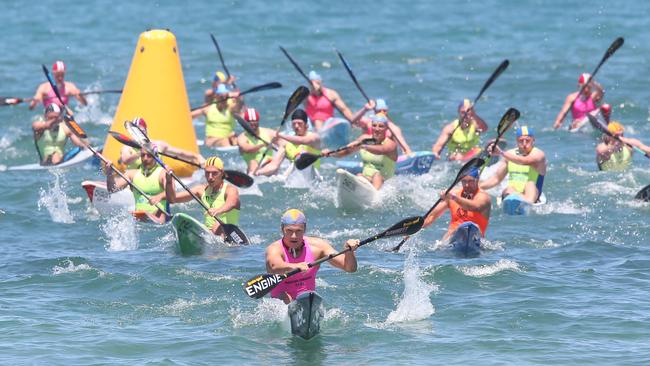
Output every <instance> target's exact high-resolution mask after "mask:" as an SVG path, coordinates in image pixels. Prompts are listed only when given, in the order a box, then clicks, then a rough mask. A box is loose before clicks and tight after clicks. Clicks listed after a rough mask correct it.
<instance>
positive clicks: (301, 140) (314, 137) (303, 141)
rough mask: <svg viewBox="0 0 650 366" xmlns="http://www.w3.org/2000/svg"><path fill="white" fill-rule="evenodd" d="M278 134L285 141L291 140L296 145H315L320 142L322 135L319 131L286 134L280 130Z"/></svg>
mask: <svg viewBox="0 0 650 366" xmlns="http://www.w3.org/2000/svg"><path fill="white" fill-rule="evenodd" d="M277 136H278V137H279V138H281V139H283V140H285V141H289V142H291V143H292V144H296V145H309V146H314V145H315V144H316V143H318V144H320V136H319V135H318V134H317V133H310V132H308V133H307V134H306V135H305V136H296V135H285V134H283V133H280V132H278V134H277Z"/></svg>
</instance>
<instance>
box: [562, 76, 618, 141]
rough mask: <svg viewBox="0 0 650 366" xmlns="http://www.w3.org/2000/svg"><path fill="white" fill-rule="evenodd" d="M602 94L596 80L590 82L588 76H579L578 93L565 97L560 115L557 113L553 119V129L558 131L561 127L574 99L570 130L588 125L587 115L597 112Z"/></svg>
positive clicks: (601, 89)
mask: <svg viewBox="0 0 650 366" xmlns="http://www.w3.org/2000/svg"><path fill="white" fill-rule="evenodd" d="M585 84H586V86H585V88H584V89H582V93H580V95H578V93H579V92H580V89H581V88H582V86H583V85H585ZM604 94H605V92H604V90H603V87H602V86H601V85H600V84H598V83H597V82H596V80H591V75H590V74H588V73H583V74H580V77H578V91H575V92H573V93H571V94H569V95H567V97H566V99H565V100H564V105H563V106H562V109H560V113H558V115H557V117H556V118H555V122H554V123H553V128H554V129H558V128H560V127H561V126H562V123H563V122H564V120H563V119H562V118H563V117H564V115H565V114H566V113H567V111H568V110H569V108H570V107H571V102H573V100H574V99H575V102H574V103H573V108H571V116H572V120H571V127H570V129H572V130H573V129H577V128H580V127H581V126H582V125H584V124H585V123H588V121H587V113H592V112H594V111H598V104H599V103H600V101H601V100H602V99H603V95H604Z"/></svg>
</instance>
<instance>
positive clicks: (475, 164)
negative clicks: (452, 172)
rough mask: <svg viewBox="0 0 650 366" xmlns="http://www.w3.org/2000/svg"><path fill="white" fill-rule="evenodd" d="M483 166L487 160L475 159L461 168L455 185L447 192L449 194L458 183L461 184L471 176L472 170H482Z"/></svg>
mask: <svg viewBox="0 0 650 366" xmlns="http://www.w3.org/2000/svg"><path fill="white" fill-rule="evenodd" d="M483 164H485V160H484V159H482V158H473V159H472V160H470V161H468V162H467V163H465V165H463V167H462V168H460V171H459V172H458V175H456V179H454V183H453V184H452V185H451V186H449V189H447V192H449V191H450V190H451V189H452V188H453V187H454V186H455V185H456V183H458V182H460V180H461V179H463V177H465V176H466V175H467V174H469V173H470V171H471V170H472V169H480V168H481V166H483Z"/></svg>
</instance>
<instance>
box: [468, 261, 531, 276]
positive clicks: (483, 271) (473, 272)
mask: <svg viewBox="0 0 650 366" xmlns="http://www.w3.org/2000/svg"><path fill="white" fill-rule="evenodd" d="M458 269H459V270H460V271H461V272H462V273H463V274H464V275H466V276H470V277H488V276H492V275H494V274H496V273H499V272H503V271H515V272H521V268H520V267H519V264H518V263H517V262H515V261H512V260H509V259H499V260H498V261H497V262H496V263H493V264H486V265H482V266H466V267H458Z"/></svg>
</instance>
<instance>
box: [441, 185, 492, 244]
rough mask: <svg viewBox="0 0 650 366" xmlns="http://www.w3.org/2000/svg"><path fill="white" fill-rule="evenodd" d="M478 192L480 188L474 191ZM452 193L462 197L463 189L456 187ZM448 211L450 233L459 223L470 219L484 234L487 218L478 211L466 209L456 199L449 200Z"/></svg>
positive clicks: (482, 234) (483, 234)
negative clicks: (449, 215) (449, 214)
mask: <svg viewBox="0 0 650 366" xmlns="http://www.w3.org/2000/svg"><path fill="white" fill-rule="evenodd" d="M479 192H481V190H480V189H479V190H477V191H476V194H478V193H479ZM453 193H454V194H456V195H457V196H459V197H462V194H463V189H462V188H460V189H457V190H455V191H453ZM449 212H450V213H451V222H450V223H449V232H450V233H451V232H453V231H454V230H456V228H457V227H458V226H460V224H462V223H464V222H468V221H471V222H473V223H475V224H476V225H478V227H479V229H481V236H483V237H484V236H485V229H487V226H488V219H487V218H486V217H485V216H483V215H482V214H481V213H480V212H478V211H467V210H465V209H464V208H462V207H460V205H459V204H458V203H457V202H456V201H453V200H451V199H450V200H449Z"/></svg>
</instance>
